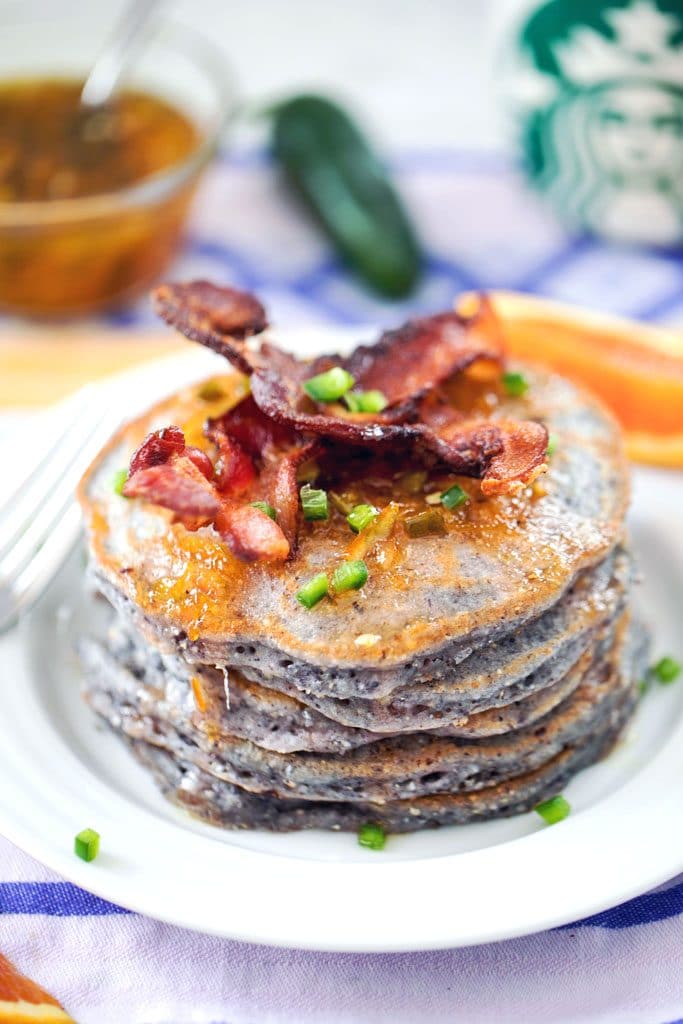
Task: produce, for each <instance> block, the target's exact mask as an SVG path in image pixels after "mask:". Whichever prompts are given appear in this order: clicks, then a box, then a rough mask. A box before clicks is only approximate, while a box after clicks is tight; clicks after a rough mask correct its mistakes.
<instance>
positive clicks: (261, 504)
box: [249, 501, 277, 522]
mask: <svg viewBox="0 0 683 1024" xmlns="http://www.w3.org/2000/svg"><path fill="white" fill-rule="evenodd" d="M249 504H250V505H251V506H252V507H253V508H258V509H260V510H261V512H265V514H266V515H267V516H270V518H271V519H272V520H273V522H276V521H277V512H276V511H275V509H274V508H273V506H272V505H269V504H268V502H267V501H250V502H249Z"/></svg>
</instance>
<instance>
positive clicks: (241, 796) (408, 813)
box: [127, 629, 647, 832]
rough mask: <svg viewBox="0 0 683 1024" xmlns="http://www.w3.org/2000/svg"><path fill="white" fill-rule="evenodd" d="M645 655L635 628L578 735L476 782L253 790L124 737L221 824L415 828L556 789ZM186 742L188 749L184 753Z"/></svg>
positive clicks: (510, 806) (483, 815)
mask: <svg viewBox="0 0 683 1024" xmlns="http://www.w3.org/2000/svg"><path fill="white" fill-rule="evenodd" d="M646 661H647V644H646V643H645V642H644V635H643V633H642V631H640V630H639V629H634V630H633V631H632V632H631V634H630V638H629V641H628V643H627V644H626V645H625V646H624V647H623V649H622V656H621V662H617V663H615V664H614V666H613V671H614V673H616V674H617V675H618V676H619V677H620V679H621V683H618V682H616V683H615V682H613V683H612V688H611V692H610V695H609V698H607V700H605V702H604V704H603V716H602V720H601V722H600V723H599V724H597V725H596V727H595V728H593V729H587V730H584V731H583V733H581V734H578V733H577V734H576V736H575V738H574V739H573V741H568V742H567V743H566V745H564V746H563V747H562V748H561V749H560V750H559V752H557V753H556V754H555V755H554V756H552V757H551V758H550V759H549V760H547V761H546V762H545V763H543V764H541V765H540V766H539V767H536V768H534V769H533V770H530V771H526V772H522V773H521V774H517V775H515V776H512V777H509V778H507V779H505V780H503V781H492V782H491V784H489V785H483V786H482V787H480V788H471V789H468V790H461V791H459V792H448V793H438V794H432V795H428V796H416V795H414V796H413V795H411V796H410V797H409V798H407V799H401V800H382V801H372V800H363V799H354V800H349V801H344V800H338V799H336V800H315V799H305V800H303V799H297V798H296V797H288V798H286V799H283V798H280V797H277V796H274V795H272V794H269V795H264V794H258V793H254V792H251V791H249V790H247V789H245V788H243V787H241V786H237V785H235V784H234V783H231V782H226V781H223V780H221V779H219V778H217V777H216V775H215V774H211V773H209V772H206V771H204V770H202V768H200V767H199V766H198V765H197V764H196V763H195V762H194V761H193V760H192V759H190V758H188V759H183V757H182V756H179V752H178V751H175V752H173V753H170V752H169V750H168V749H166V748H165V747H162V746H159V745H156V744H153V743H149V742H147V741H145V740H143V739H139V738H138V739H132V738H130V737H127V738H128V740H129V742H130V745H131V748H132V750H133V752H134V753H135V755H136V756H137V758H138V759H139V760H140V762H141V763H142V764H143V765H144V766H145V767H146V768H147V769H148V770H150V771H151V772H152V773H153V775H154V777H155V778H156V780H157V783H158V784H159V786H160V788H161V789H162V790H163V792H164V793H165V794H166V795H167V796H168V797H169V799H171V800H173V801H174V802H176V803H178V804H179V805H180V806H181V807H184V808H185V809H187V810H188V811H190V812H191V813H192V814H194V815H196V816H198V817H200V818H203V819H204V820H206V821H209V822H211V823H213V824H216V825H220V826H222V827H224V828H232V829H235V828H262V829H270V830H272V831H292V830H298V829H307V828H323V829H331V830H354V829H357V828H359V827H360V826H361V825H363V824H365V823H366V822H374V823H376V824H378V825H381V826H382V827H384V828H385V829H386V830H387V831H388V832H413V831H417V830H418V829H423V828H431V827H436V826H441V825H454V824H458V825H460V824H467V823H469V822H474V821H482V820H486V819H489V818H500V817H507V816H510V815H513V814H520V813H523V812H524V811H528V810H531V809H532V808H533V807H535V806H536V805H537V804H538V803H539V802H541V801H542V800H545V799H548V798H549V797H551V796H554V795H555V794H557V793H558V792H561V790H562V789H563V788H564V787H565V785H566V784H567V783H568V782H569V781H570V779H571V778H572V777H573V776H574V775H575V774H576V773H577V772H579V771H580V770H581V769H583V768H585V767H587V766H588V765H591V764H593V763H595V762H596V761H597V760H599V759H600V758H601V757H603V756H605V755H606V754H608V753H609V751H610V750H611V748H612V746H613V745H614V743H615V742H616V741H617V739H618V738H619V736H620V734H621V732H622V730H623V728H624V726H625V724H626V723H627V722H628V720H629V718H630V717H631V715H632V713H633V710H634V708H635V706H636V703H637V699H638V690H637V685H636V684H635V683H634V682H633V681H632V680H635V679H637V678H639V676H640V674H641V673H642V671H643V669H644V666H645V664H646ZM190 749H191V748H189V749H188V748H186V750H187V752H188V753H189V752H190Z"/></svg>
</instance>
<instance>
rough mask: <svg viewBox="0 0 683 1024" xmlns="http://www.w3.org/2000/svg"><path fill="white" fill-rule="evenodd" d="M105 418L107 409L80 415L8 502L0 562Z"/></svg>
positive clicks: (1, 517) (2, 517)
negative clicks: (3, 554) (42, 466)
mask: <svg viewBox="0 0 683 1024" xmlns="http://www.w3.org/2000/svg"><path fill="white" fill-rule="evenodd" d="M105 416H106V410H103V409H102V408H101V407H100V408H97V407H96V406H93V407H92V408H88V409H87V412H86V414H84V415H81V416H80V417H79V419H78V420H77V421H76V423H75V424H73V425H72V427H70V428H69V429H68V430H67V432H66V433H65V434H60V437H59V439H58V442H57V444H56V445H55V446H54V451H53V452H52V455H51V458H50V459H49V460H48V461H47V462H44V460H41V461H43V464H44V468H43V470H42V471H40V472H39V471H34V472H33V473H32V476H31V478H30V479H29V480H28V481H26V482H25V483H24V484H22V485H20V487H19V489H18V491H17V492H15V494H14V496H13V497H12V498H10V501H9V503H6V505H5V509H6V511H4V513H3V514H0V559H1V558H2V552H3V551H5V550H7V549H8V548H9V547H11V546H12V544H13V543H14V542H15V541H16V540H17V538H18V537H19V536H20V534H21V533H22V532H23V530H24V528H25V525H26V523H27V522H30V520H31V518H32V516H33V514H34V513H35V510H36V508H38V507H40V505H41V502H42V500H43V499H44V497H45V495H46V494H49V493H50V491H51V490H52V489H53V488H54V487H55V486H56V485H57V484H58V483H59V481H60V480H61V479H62V478H63V476H64V474H65V473H66V472H67V471H68V469H69V467H70V465H71V464H72V463H73V461H74V459H75V458H76V457H78V455H79V453H80V451H81V450H82V448H83V446H84V444H87V442H88V439H89V438H90V437H91V436H92V435H93V433H94V432H95V431H96V430H97V429H98V427H99V425H100V424H101V423H102V422H103V420H104V419H105Z"/></svg>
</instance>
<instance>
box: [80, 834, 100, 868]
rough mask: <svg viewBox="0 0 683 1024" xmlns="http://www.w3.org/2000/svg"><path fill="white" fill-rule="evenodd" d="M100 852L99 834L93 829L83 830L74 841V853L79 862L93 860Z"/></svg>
mask: <svg viewBox="0 0 683 1024" xmlns="http://www.w3.org/2000/svg"><path fill="white" fill-rule="evenodd" d="M99 852H100V834H99V832H96V831H95V829H94V828H84V829H83V831H82V832H79V833H78V835H77V836H76V838H75V839H74V853H75V854H76V856H77V857H80V858H81V860H85V861H91V860H94V859H95V857H96V856H97V854H98V853H99Z"/></svg>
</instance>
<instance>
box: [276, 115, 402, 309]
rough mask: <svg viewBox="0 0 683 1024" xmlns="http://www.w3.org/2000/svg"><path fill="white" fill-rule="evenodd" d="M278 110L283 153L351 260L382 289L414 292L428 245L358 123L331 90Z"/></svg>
mask: <svg viewBox="0 0 683 1024" xmlns="http://www.w3.org/2000/svg"><path fill="white" fill-rule="evenodd" d="M270 113H271V116H272V119H273V121H272V146H273V154H274V156H275V158H276V159H277V161H278V162H279V163H280V164H281V165H282V167H283V168H284V171H285V174H286V176H287V178H288V179H289V181H290V182H291V184H292V186H293V187H294V188H295V189H296V191H297V192H298V193H299V194H300V196H301V197H302V198H303V200H304V201H305V203H306V204H307V205H308V206H309V208H310V209H311V210H312V211H313V213H314V215H315V216H316V217H317V219H318V220H319V221H320V222H321V224H322V226H323V228H324V229H325V230H326V232H327V234H328V235H329V236H330V238H331V239H332V241H333V243H334V244H335V245H336V247H337V248H338V249H339V251H340V252H341V253H342V255H343V256H344V257H345V259H346V260H347V261H348V263H349V264H350V265H351V266H352V267H353V268H355V270H356V271H357V273H358V274H359V275H360V277H361V278H362V279H363V280H364V281H365V282H366V283H367V284H368V285H369V286H370V287H372V288H374V289H375V290H376V291H377V292H379V293H380V294H382V295H387V296H389V297H392V298H400V297H402V296H404V295H407V294H408V293H409V292H410V291H412V289H413V288H414V286H415V284H416V283H417V281H418V278H419V276H420V272H421V266H422V256H421V252H420V247H419V245H418V242H417V239H416V236H415V232H414V230H413V227H412V225H411V223H410V221H409V219H408V216H407V214H406V212H405V210H404V208H403V206H402V204H401V201H400V199H399V197H398V196H397V194H396V192H395V190H394V187H393V185H392V183H391V181H390V180H389V178H388V176H387V173H386V171H385V169H384V167H383V166H382V164H381V162H380V160H379V159H378V157H377V155H376V154H375V153H374V152H373V150H372V149H371V147H370V145H369V144H368V142H367V140H366V138H365V137H364V135H363V134H362V132H361V131H360V129H359V128H358V127H357V125H356V124H355V123H354V122H353V121H352V120H351V118H350V117H349V115H348V114H347V113H346V112H345V111H344V110H342V109H341V107H339V106H338V105H337V104H336V103H333V102H332V101H331V100H328V99H326V98H325V97H323V96H313V95H310V96H307V95H303V96H294V97H293V98H292V99H289V100H285V101H284V102H283V103H281V104H277V105H275V106H274V107H272V108H271V110H270Z"/></svg>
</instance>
